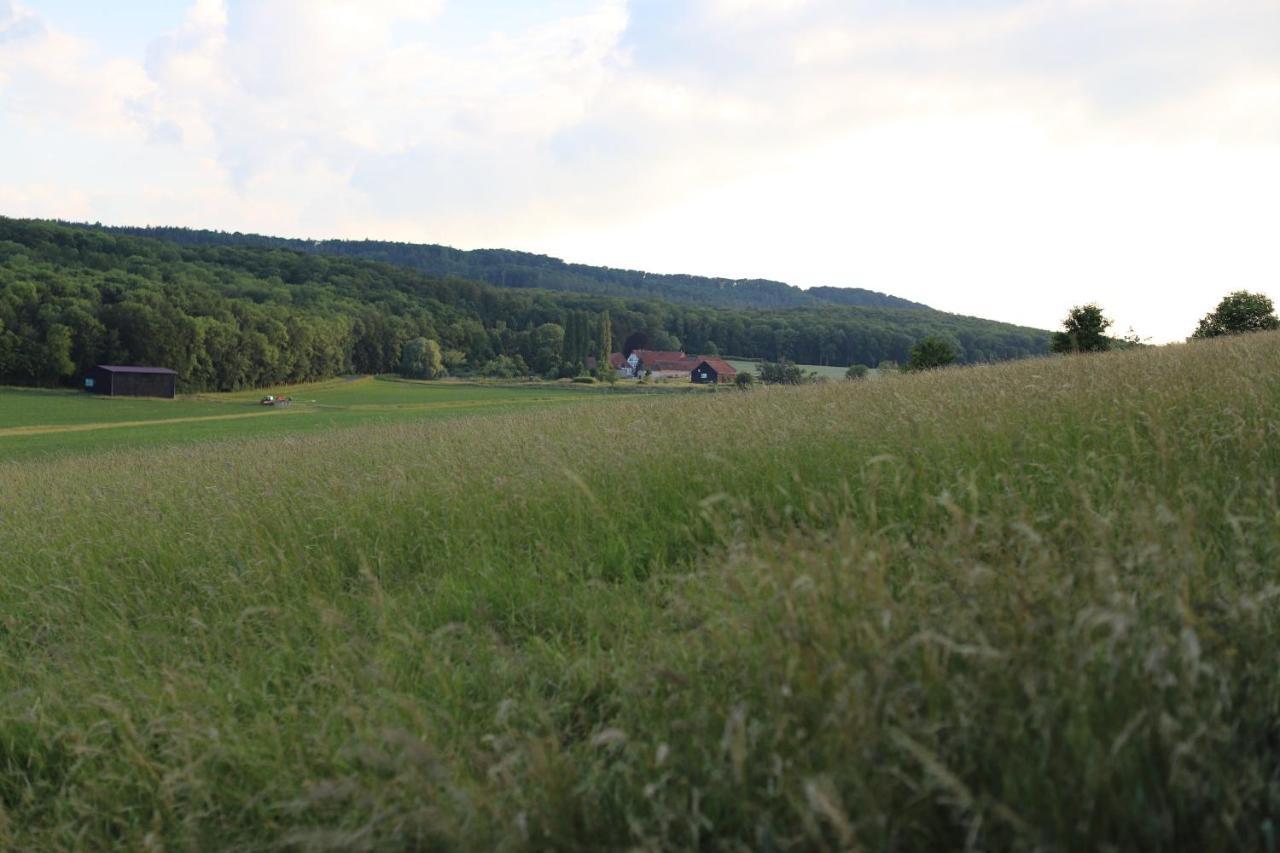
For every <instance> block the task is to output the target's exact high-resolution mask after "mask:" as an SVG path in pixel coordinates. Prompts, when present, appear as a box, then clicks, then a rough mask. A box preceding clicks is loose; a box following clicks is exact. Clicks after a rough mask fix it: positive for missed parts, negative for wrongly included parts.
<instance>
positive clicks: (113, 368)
mask: <svg viewBox="0 0 1280 853" xmlns="http://www.w3.org/2000/svg"><path fill="white" fill-rule="evenodd" d="M98 369H99V370H105V371H107V372H108V373H163V374H169V375H173V376H177V375H178V371H176V370H170V369H169V368H167V367H134V366H132V365H120V364H99V365H98Z"/></svg>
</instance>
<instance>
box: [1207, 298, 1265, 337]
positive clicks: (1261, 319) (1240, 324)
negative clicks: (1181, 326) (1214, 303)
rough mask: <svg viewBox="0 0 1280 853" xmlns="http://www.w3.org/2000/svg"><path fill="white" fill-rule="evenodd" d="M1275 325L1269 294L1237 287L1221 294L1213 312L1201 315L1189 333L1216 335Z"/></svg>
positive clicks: (1260, 329) (1232, 333)
mask: <svg viewBox="0 0 1280 853" xmlns="http://www.w3.org/2000/svg"><path fill="white" fill-rule="evenodd" d="M1277 328H1280V320H1278V319H1276V310H1275V306H1274V305H1272V304H1271V299H1270V298H1269V297H1267V296H1266V295H1264V294H1262V293H1250V292H1249V291H1247V290H1237V291H1236V292H1235V293H1228V294H1227V295H1226V296H1224V297H1223V298H1222V301H1221V302H1219V303H1218V307H1217V308H1216V309H1214V311H1213V313H1211V314H1206V315H1205V316H1204V319H1202V320H1201V321H1200V325H1198V326H1197V327H1196V331H1195V333H1194V334H1193V335H1192V336H1191V337H1193V338H1216V337H1220V336H1222V335H1239V334H1243V333H1244V332H1265V331H1270V330H1272V329H1277Z"/></svg>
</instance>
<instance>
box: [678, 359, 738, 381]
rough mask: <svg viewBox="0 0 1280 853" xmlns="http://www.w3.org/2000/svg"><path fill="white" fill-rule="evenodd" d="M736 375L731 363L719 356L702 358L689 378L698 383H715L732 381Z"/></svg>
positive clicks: (736, 372)
mask: <svg viewBox="0 0 1280 853" xmlns="http://www.w3.org/2000/svg"><path fill="white" fill-rule="evenodd" d="M737 375H738V371H736V370H734V368H733V365H731V364H729V362H727V361H725V360H724V359H720V358H704V359H702V360H700V361H699V362H698V366H697V367H695V368H694V369H693V370H692V371H691V372H690V374H689V380H690V381H692V382H694V383H696V384H698V385H715V384H718V383H721V382H732V381H733V380H734V379H735V378H736V377H737Z"/></svg>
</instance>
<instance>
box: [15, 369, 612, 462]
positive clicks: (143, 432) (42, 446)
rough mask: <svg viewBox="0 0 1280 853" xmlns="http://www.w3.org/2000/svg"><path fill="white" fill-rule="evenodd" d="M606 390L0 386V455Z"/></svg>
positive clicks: (429, 385)
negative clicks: (267, 398) (274, 404)
mask: <svg viewBox="0 0 1280 853" xmlns="http://www.w3.org/2000/svg"><path fill="white" fill-rule="evenodd" d="M269 392H274V393H277V394H288V395H289V396H291V397H292V398H293V400H294V402H293V404H292V405H291V406H289V407H288V408H271V407H266V406H262V405H259V401H260V400H261V399H262V397H263V395H264V394H266V393H269ZM608 393H609V391H608V390H607V389H604V388H582V387H580V386H560V385H550V384H545V383H537V384H517V383H512V384H481V383H476V384H472V383H465V382H416V381H408V380H401V379H394V378H385V377H379V378H374V377H369V376H365V377H353V378H351V379H337V380H331V381H328V382H317V383H311V384H308V385H300V386H294V387H283V388H279V389H265V390H263V389H260V390H253V391H240V392H234V393H228V394H197V395H181V396H179V397H178V399H175V400H157V399H130V398H109V397H99V396H95V395H92V394H85V393H83V392H80V391H69V390H45V389H33V388H0V460H5V459H20V458H31V457H34V456H42V455H49V454H58V453H67V452H102V451H109V450H116V449H125V448H137V447H155V446H165V445H173V444H188V443H195V442H202V441H210V440H215V439H227V438H244V437H266V436H279V435H290V434H295V433H309V432H323V431H328V430H333V429H344V428H350V427H357V426H367V425H374V424H389V423H398V422H406V421H415V420H424V419H425V420H438V419H441V418H455V417H459V416H463V415H477V414H493V413H498V412H509V411H524V410H528V409H536V408H542V407H548V406H555V405H562V404H565V403H572V402H583V401H587V400H591V399H599V398H600V397H601V396H602V395H606V394H608Z"/></svg>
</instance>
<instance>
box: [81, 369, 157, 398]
mask: <svg viewBox="0 0 1280 853" xmlns="http://www.w3.org/2000/svg"><path fill="white" fill-rule="evenodd" d="M85 378H86V379H92V380H93V385H92V386H90V385H89V384H88V383H86V384H85V386H84V390H86V391H88V392H90V393H92V394H103V395H106V396H108V397H169V398H172V397H174V396H176V393H177V385H178V377H177V376H175V375H174V374H172V373H158V372H157V373H132V372H124V371H117V370H107V369H105V368H102V367H95V368H93V369H92V370H90V371H89V372H88V373H87V374H85Z"/></svg>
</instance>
